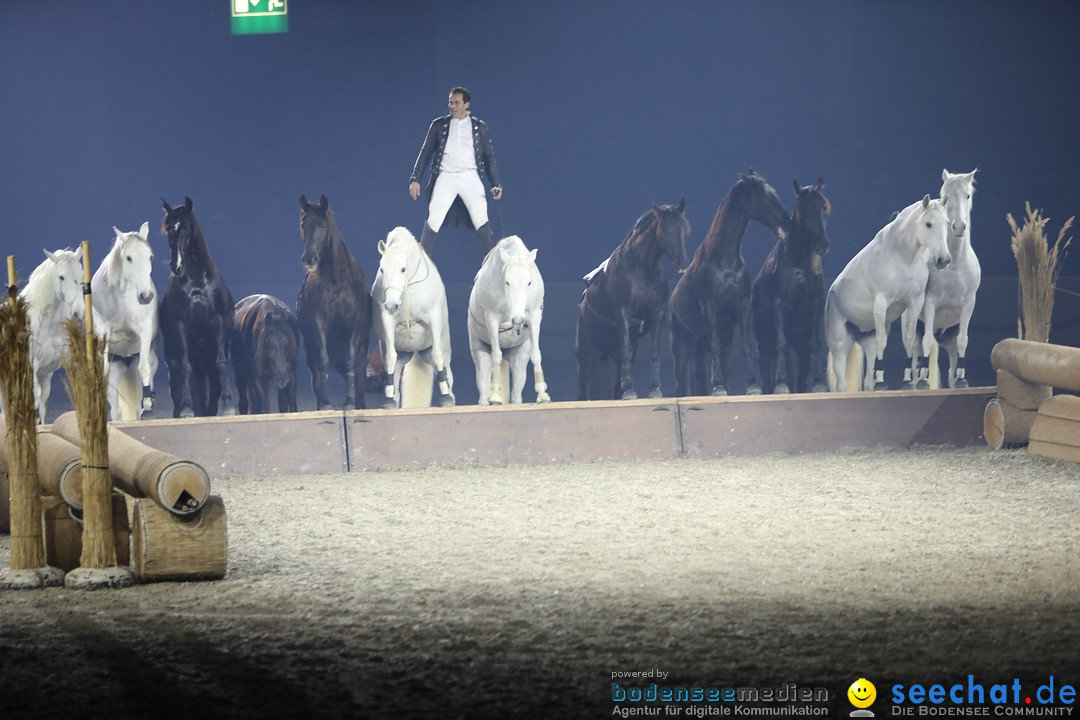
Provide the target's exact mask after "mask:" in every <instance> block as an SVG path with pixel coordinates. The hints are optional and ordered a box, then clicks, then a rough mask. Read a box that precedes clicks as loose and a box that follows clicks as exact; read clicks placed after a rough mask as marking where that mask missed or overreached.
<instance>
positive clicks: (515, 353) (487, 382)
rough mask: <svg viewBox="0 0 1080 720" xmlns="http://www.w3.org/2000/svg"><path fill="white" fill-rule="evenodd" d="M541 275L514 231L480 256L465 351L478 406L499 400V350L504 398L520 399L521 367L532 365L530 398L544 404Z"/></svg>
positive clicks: (533, 253) (532, 253)
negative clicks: (481, 261)
mask: <svg viewBox="0 0 1080 720" xmlns="http://www.w3.org/2000/svg"><path fill="white" fill-rule="evenodd" d="M543 315H544V279H543V278H542V277H541V276H540V269H539V268H537V267H536V250H535V249H534V250H529V249H528V248H527V247H525V243H524V242H522V240H521V238H519V237H518V236H517V235H511V236H510V237H507V238H503V239H502V240H500V241H499V244H498V245H496V246H495V247H494V248H493V249H492V251H491V252H489V253H488V254H487V257H485V258H484V264H483V265H481V266H480V270H479V271H478V272H477V273H476V277H475V278H474V279H473V287H472V292H471V293H470V294H469V350H470V351H471V352H472V358H473V364H474V365H475V366H476V389H477V390H478V391H479V393H480V404H481V405H488V404H492V405H501V404H503V387H502V383H503V365H504V359H503V350H506V355H507V356H508V362H509V368H508V370H509V378H510V379H511V381H512V382H511V385H510V402H511V403H520V402H521V391H522V390H523V389H524V387H525V369H526V366H527V365H528V363H529V362H530V361H532V366H533V387H534V389H535V390H536V402H538V403H545V402H550V400H551V397H550V396H549V395H548V393H547V383H546V382H544V369H543V367H541V364H540V320H541V318H542V317H543Z"/></svg>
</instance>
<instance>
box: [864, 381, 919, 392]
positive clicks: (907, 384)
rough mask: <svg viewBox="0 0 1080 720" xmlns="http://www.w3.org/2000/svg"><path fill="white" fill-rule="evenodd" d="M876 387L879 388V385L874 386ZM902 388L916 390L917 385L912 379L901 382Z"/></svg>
mask: <svg viewBox="0 0 1080 720" xmlns="http://www.w3.org/2000/svg"><path fill="white" fill-rule="evenodd" d="M874 389H875V390H877V385H875V386H874ZM900 389H901V390H914V389H915V385H914V384H913V383H912V382H911V381H910V380H905V381H904V382H902V383H900Z"/></svg>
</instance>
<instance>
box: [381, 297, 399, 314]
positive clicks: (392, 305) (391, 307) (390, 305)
mask: <svg viewBox="0 0 1080 720" xmlns="http://www.w3.org/2000/svg"><path fill="white" fill-rule="evenodd" d="M383 307H384V308H386V312H388V313H396V312H397V309H398V303H397V301H396V300H389V299H388V300H387V301H386V302H384V303H383Z"/></svg>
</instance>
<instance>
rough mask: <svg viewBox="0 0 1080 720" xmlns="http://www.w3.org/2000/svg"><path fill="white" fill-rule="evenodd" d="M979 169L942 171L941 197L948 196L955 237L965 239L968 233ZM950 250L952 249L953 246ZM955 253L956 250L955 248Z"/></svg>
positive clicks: (950, 225) (951, 223)
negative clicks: (963, 171)
mask: <svg viewBox="0 0 1080 720" xmlns="http://www.w3.org/2000/svg"><path fill="white" fill-rule="evenodd" d="M978 170H979V169H978V168H975V169H974V170H972V171H971V172H969V173H951V172H949V171H948V170H942V171H941V180H942V183H941V193H940V197H941V198H942V199H945V198H948V204H947V205H946V208H947V211H948V213H949V228H950V229H951V230H952V235H953V238H955V239H963V238H964V236H965V235H967V234H968V225H969V224H970V222H971V196H972V195H974V194H975V173H976V172H978ZM950 250H952V248H951V247H950ZM953 253H954V254H955V253H956V251H955V250H953Z"/></svg>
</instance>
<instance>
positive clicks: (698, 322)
mask: <svg viewBox="0 0 1080 720" xmlns="http://www.w3.org/2000/svg"><path fill="white" fill-rule="evenodd" d="M751 220H757V221H758V222H759V223H761V224H762V225H764V226H765V227H767V228H769V229H770V230H772V231H773V232H774V233H775V234H776V236H777V237H781V236H783V235H784V234H785V233H787V228H788V222H789V220H788V213H787V210H785V209H784V204H783V203H782V202H780V198H779V197H778V196H777V194H776V191H775V190H773V189H772V187H770V186H769V184H768V183H767V182H765V179H764V178H763V177H761V176H759V175H757V174H755V173H754V171H753V169H751V170H750V172H749V173H747V174H746V175H742V174H740V175H739V181H738V182H737V183H735V185H734V186H733V187H732V188H731V190H729V191H728V194H727V195H725V196H724V199H723V200H722V201H721V202H720V207H719V208H717V210H716V216H715V217H713V221H712V226H711V227H709V232H708V234H706V236H705V240H704V241H703V242H702V243H701V246H700V247H698V249H697V252H695V253H694V259H693V260H691V261H690V266H689V267H688V268H687V269H686V272H685V273H683V276H682V277H681V278H679V282H678V284H676V285H675V291H674V292H672V294H671V350H672V353H673V354H674V356H675V394H676V395H678V396H680V397H682V396H685V395H705V394H707V393H709V392H711V393H712V394H713V395H727V384H728V381H729V379H730V374H731V342H732V337H733V335H734V331H735V328H736V327H738V328H739V331H740V334H741V336H742V346H743V354H744V356H745V357H746V373H747V376H748V377H747V379H748V383H747V389H746V392H747V394H750V395H752V394H756V393H760V392H761V389H760V387H759V386H758V384H757V379H756V377H755V368H756V366H757V358H756V356H757V348H756V343H755V342H754V336H753V332H752V331H751V310H750V271H749V270H747V268H746V262H745V261H744V260H743V257H742V239H743V235H744V234H745V233H746V226H747V225H748V224H749V222H750V221H751Z"/></svg>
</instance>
